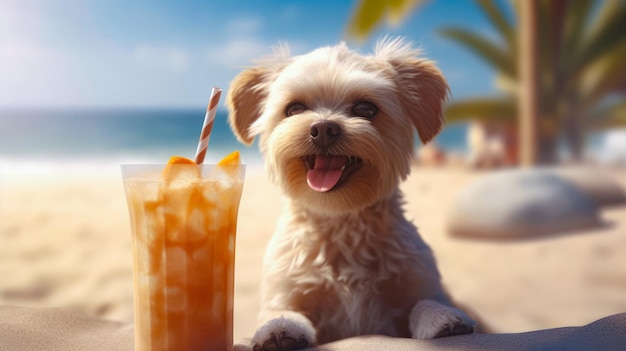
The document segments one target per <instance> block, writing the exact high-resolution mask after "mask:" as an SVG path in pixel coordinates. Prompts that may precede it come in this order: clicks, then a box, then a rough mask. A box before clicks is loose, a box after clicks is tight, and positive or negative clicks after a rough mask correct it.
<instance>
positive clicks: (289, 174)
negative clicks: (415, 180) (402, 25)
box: [226, 38, 476, 351]
mask: <svg viewBox="0 0 626 351" xmlns="http://www.w3.org/2000/svg"><path fill="white" fill-rule="evenodd" d="M419 53H420V52H419V50H417V49H414V48H413V47H412V45H411V43H409V42H407V41H406V40H405V39H404V38H385V39H382V40H380V41H379V42H378V43H377V44H376V47H375V50H374V52H373V54H371V55H361V54H359V53H358V52H356V51H353V50H351V49H349V48H348V46H347V45H346V44H345V43H340V44H338V45H335V46H329V47H322V48H319V49H316V50H314V51H312V52H310V53H308V54H305V55H301V56H293V57H292V56H290V54H289V50H288V48H287V47H279V48H277V49H275V50H274V55H273V56H271V57H267V58H265V59H261V60H259V61H256V65H255V66H251V67H247V68H245V69H244V70H243V71H242V72H240V73H239V74H238V75H237V76H236V77H235V78H234V79H233V81H232V82H231V85H230V88H229V91H228V94H227V98H226V100H227V101H226V105H227V107H228V109H229V123H230V125H231V128H232V129H233V132H234V134H235V135H236V136H237V138H238V139H239V140H240V141H241V142H243V143H245V144H247V145H250V144H251V143H252V142H253V141H254V138H256V137H258V139H259V148H260V151H261V154H262V155H263V158H264V162H265V167H266V170H267V173H268V177H269V178H270V180H271V181H273V182H274V183H276V184H278V186H279V188H280V189H281V191H282V192H283V193H284V198H285V209H284V211H282V214H281V216H280V218H279V219H278V222H277V225H276V229H275V232H274V233H273V236H272V238H271V240H270V242H269V243H268V247H267V250H266V253H265V257H264V263H263V277H262V284H261V311H260V315H259V318H260V322H261V324H260V327H259V328H258V330H257V331H256V333H255V335H254V336H253V338H252V345H251V346H252V348H253V349H254V350H255V351H262V350H265V351H275V350H293V349H301V348H305V347H310V346H313V345H316V344H323V343H327V342H330V341H334V340H338V339H343V338H348V337H351V336H357V335H363V334H383V335H389V336H396V337H413V338H437V337H442V336H448V335H457V334H467V333H473V332H474V330H475V326H476V323H475V322H474V321H473V320H472V319H471V318H470V317H469V316H468V315H467V314H466V313H465V312H463V311H462V310H461V309H459V308H457V307H455V306H453V304H452V302H451V299H450V297H449V296H448V294H447V293H446V291H445V290H444V288H443V287H442V284H441V282H440V275H439V272H438V269H437V266H436V263H435V259H434V257H433V253H432V252H431V250H430V248H429V247H428V246H427V244H426V243H425V242H424V241H423V240H422V239H421V238H420V236H419V234H418V232H417V229H416V227H415V226H414V225H413V224H412V223H411V222H410V221H408V220H407V219H406V218H405V216H404V213H403V209H402V205H403V203H404V200H403V195H402V193H401V191H400V190H399V184H400V182H401V181H402V180H404V179H406V177H407V176H408V175H409V172H410V165H411V160H412V157H413V151H414V135H415V134H416V133H415V129H417V135H418V136H419V138H420V139H421V141H422V142H423V143H426V142H428V141H429V140H431V139H432V138H433V137H434V136H435V135H436V134H437V133H438V132H439V131H440V129H441V127H442V124H443V116H442V105H443V103H444V102H445V100H446V98H447V96H448V92H449V87H448V85H447V83H446V80H445V78H444V77H443V75H442V73H441V72H440V71H439V70H438V68H437V67H436V66H435V65H434V64H433V63H432V62H431V61H429V60H426V59H424V58H421V57H419Z"/></svg>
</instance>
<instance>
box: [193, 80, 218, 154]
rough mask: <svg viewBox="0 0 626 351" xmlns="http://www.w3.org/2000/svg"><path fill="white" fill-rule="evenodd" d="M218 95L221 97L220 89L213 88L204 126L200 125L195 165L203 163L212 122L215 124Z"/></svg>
mask: <svg viewBox="0 0 626 351" xmlns="http://www.w3.org/2000/svg"><path fill="white" fill-rule="evenodd" d="M220 95H222V89H220V88H213V90H211V99H210V100H209V105H208V106H207V108H206V114H205V115H204V124H203V125H202V132H201V133H200V140H199V141H198V149H197V150H196V164H201V163H202V162H204V156H206V150H207V147H208V146H209V138H210V137H211V130H213V122H215V114H216V113H217V103H218V102H219V101H220Z"/></svg>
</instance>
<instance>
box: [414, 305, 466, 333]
mask: <svg viewBox="0 0 626 351" xmlns="http://www.w3.org/2000/svg"><path fill="white" fill-rule="evenodd" d="M409 326H410V328H411V334H412V336H413V338H415V339H433V338H440V337H444V336H451V335H461V334H471V333H473V332H474V328H475V326H476V322H474V321H473V320H472V319H471V318H470V317H468V316H467V314H465V312H463V311H461V310H460V309H458V308H456V307H451V306H447V305H444V304H442V303H440V302H437V301H434V300H421V301H419V302H418V303H417V304H416V305H415V306H414V307H413V309H412V310H411V314H410V315H409Z"/></svg>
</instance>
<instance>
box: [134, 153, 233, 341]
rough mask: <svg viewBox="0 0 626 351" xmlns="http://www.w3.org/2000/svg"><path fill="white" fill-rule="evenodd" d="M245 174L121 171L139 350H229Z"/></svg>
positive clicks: (184, 168)
mask: <svg viewBox="0 0 626 351" xmlns="http://www.w3.org/2000/svg"><path fill="white" fill-rule="evenodd" d="M244 172H245V167H244V166H225V167H222V166H214V165H182V164H175V165H123V166H122V178H123V181H124V189H125V192H126V200H127V202H128V208H129V212H130V220H131V232H132V243H133V281H134V284H133V290H134V307H135V308H134V312H135V350H136V351H148V350H149V351H160V350H163V351H165V350H169V351H172V350H177V351H190V350H194V351H195V350H210V351H221V350H224V351H230V350H232V345H233V298H234V296H233V295H234V262H235V232H236V226H237V212H238V209H239V200H240V198H241V193H242V189H243V179H244Z"/></svg>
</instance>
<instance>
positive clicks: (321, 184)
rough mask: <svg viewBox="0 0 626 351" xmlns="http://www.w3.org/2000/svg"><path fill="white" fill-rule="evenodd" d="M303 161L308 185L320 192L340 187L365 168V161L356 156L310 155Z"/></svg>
mask: <svg viewBox="0 0 626 351" xmlns="http://www.w3.org/2000/svg"><path fill="white" fill-rule="evenodd" d="M303 160H304V164H305V165H306V168H307V170H308V171H307V173H306V180H307V184H309V187H310V188H311V189H313V190H315V191H319V192H325V191H329V190H331V189H334V188H336V187H338V186H339V185H340V184H342V183H343V182H345V181H346V180H347V179H348V178H349V177H350V176H351V175H352V174H353V173H354V172H356V171H357V170H359V169H360V168H361V167H362V166H363V160H361V159H360V158H358V157H355V156H328V155H310V156H306V157H304V158H303Z"/></svg>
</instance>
